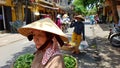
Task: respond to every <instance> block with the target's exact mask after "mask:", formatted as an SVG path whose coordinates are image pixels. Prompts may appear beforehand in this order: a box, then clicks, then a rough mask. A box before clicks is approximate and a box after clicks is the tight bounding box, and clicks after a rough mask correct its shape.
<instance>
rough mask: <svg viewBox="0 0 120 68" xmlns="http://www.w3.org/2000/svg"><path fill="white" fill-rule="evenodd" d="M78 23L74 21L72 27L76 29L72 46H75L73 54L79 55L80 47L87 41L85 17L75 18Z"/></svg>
mask: <svg viewBox="0 0 120 68" xmlns="http://www.w3.org/2000/svg"><path fill="white" fill-rule="evenodd" d="M75 19H76V20H77V21H75V20H74V21H72V22H71V24H70V27H71V28H72V27H74V30H73V34H72V38H71V42H70V43H69V44H70V45H72V46H74V48H73V51H72V52H73V53H75V54H79V52H80V50H79V45H80V42H81V41H82V40H85V31H84V23H83V21H84V17H83V16H82V15H78V16H75Z"/></svg>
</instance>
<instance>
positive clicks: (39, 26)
mask: <svg viewBox="0 0 120 68" xmlns="http://www.w3.org/2000/svg"><path fill="white" fill-rule="evenodd" d="M33 29H36V30H42V31H46V32H50V33H53V34H56V35H59V36H60V37H61V39H62V40H63V41H64V42H68V38H67V36H66V35H65V34H64V33H63V32H62V30H61V29H60V28H59V27H58V26H57V25H56V24H55V23H54V22H53V21H52V20H51V19H50V18H44V19H41V20H38V21H35V22H33V23H30V24H28V25H25V26H23V27H21V28H19V29H18V32H19V33H20V34H22V35H24V36H26V37H27V36H29V35H30V34H31V30H33Z"/></svg>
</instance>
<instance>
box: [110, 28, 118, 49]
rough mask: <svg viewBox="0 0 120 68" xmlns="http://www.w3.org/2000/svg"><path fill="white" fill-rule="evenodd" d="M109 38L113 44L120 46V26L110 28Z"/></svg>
mask: <svg viewBox="0 0 120 68" xmlns="http://www.w3.org/2000/svg"><path fill="white" fill-rule="evenodd" d="M108 40H109V41H110V43H111V45H112V46H115V47H120V28H118V27H117V28H116V27H114V28H112V29H110V33H109V36H108Z"/></svg>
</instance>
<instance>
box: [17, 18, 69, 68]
mask: <svg viewBox="0 0 120 68" xmlns="http://www.w3.org/2000/svg"><path fill="white" fill-rule="evenodd" d="M18 31H19V33H20V34H22V35H24V36H26V37H27V38H28V39H29V40H32V39H33V41H34V43H35V46H36V49H37V51H36V52H35V57H34V60H33V62H32V65H31V68H65V65H64V61H63V56H62V54H61V53H60V50H59V46H63V45H64V42H68V39H67V36H66V35H65V34H64V33H63V32H62V31H61V29H60V28H59V27H58V26H57V25H56V24H55V23H54V22H53V21H52V20H51V19H50V18H44V19H41V20H38V21H35V22H33V23H31V24H28V25H26V26H23V27H21V28H19V30H18Z"/></svg>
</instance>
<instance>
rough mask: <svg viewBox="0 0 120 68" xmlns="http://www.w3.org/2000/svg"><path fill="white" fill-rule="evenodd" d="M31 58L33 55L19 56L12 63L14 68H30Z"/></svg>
mask: <svg viewBox="0 0 120 68" xmlns="http://www.w3.org/2000/svg"><path fill="white" fill-rule="evenodd" d="M33 58H34V55H33V54H30V53H27V54H24V55H20V56H19V57H18V58H17V59H16V61H15V63H14V68H30V67H31V63H32V61H33Z"/></svg>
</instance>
